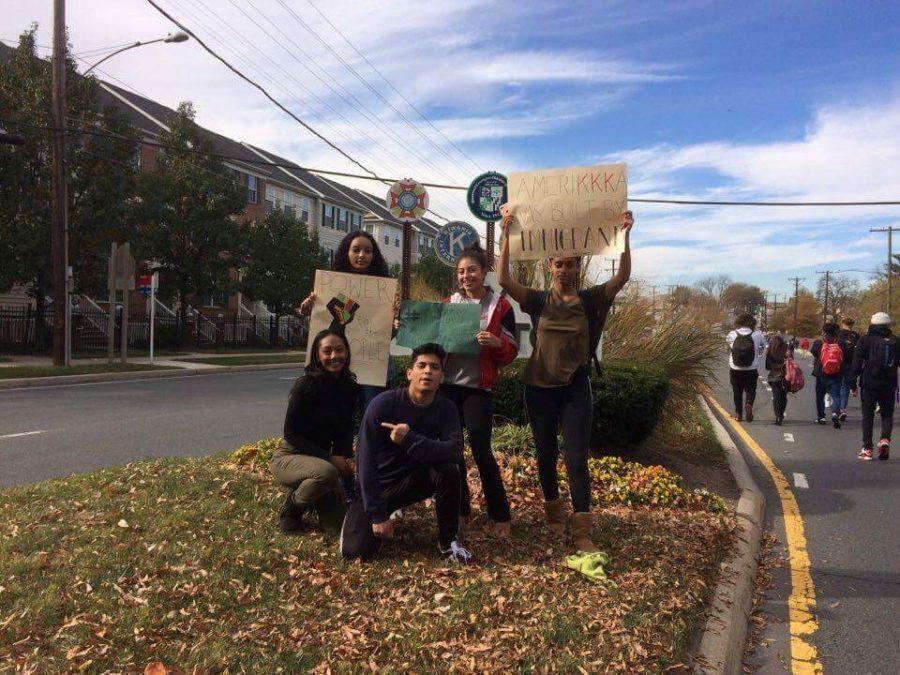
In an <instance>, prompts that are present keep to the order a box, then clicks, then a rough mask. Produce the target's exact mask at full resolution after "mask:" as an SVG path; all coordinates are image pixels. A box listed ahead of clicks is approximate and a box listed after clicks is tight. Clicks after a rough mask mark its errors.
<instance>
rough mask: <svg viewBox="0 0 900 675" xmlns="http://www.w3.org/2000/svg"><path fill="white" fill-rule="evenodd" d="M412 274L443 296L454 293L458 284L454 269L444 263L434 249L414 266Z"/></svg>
mask: <svg viewBox="0 0 900 675" xmlns="http://www.w3.org/2000/svg"><path fill="white" fill-rule="evenodd" d="M411 272H412V274H413V275H414V276H416V277H419V278H420V279H422V281H424V282H425V284H426V285H427V286H428V287H429V288H431V289H432V290H434V291H436V292H438V293H439V294H441V295H442V296H443V295H447V294H448V293H449V292H450V291H452V290H453V287H454V285H455V284H456V275H455V274H454V272H453V268H452V267H448V266H447V265H445V264H444V263H442V262H441V259H440V258H438V256H437V253H435V252H434V251H433V250H432V249H428V250H427V251H426V252H425V255H423V256H422V257H421V258H419V262H417V263H416V264H415V265H413V266H412V269H411Z"/></svg>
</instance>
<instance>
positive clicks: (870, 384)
mask: <svg viewBox="0 0 900 675" xmlns="http://www.w3.org/2000/svg"><path fill="white" fill-rule="evenodd" d="M877 341H886V342H887V344H888V345H889V346H890V348H891V350H892V354H893V358H892V359H891V363H890V364H888V366H887V368H882V367H880V366H879V365H878V364H875V363H871V362H870V360H871V359H870V355H871V354H872V350H873V349H874V348H875V346H876V344H875V343H876V342H877ZM898 365H900V340H898V339H897V337H896V336H895V335H894V334H893V333H891V329H890V328H888V327H887V326H869V330H868V332H867V333H866V334H865V335H863V336H862V337H861V338H860V339H859V342H857V343H856V350H855V351H854V353H853V367H852V369H851V370H850V377H852V378H853V388H856V385H857V382H856V381H857V378H859V384H860V386H862V387H863V388H865V389H869V390H872V391H892V390H894V389H896V387H897V366H898Z"/></svg>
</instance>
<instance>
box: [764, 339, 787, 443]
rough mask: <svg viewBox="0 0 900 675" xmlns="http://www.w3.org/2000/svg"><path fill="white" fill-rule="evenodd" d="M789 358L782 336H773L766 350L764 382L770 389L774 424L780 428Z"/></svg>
mask: <svg viewBox="0 0 900 675" xmlns="http://www.w3.org/2000/svg"><path fill="white" fill-rule="evenodd" d="M789 358H790V351H789V350H788V344H787V342H785V340H784V336H782V335H781V334H780V333H777V334H775V335H774V336H773V337H772V339H771V340H769V348H768V349H767V350H766V371H767V372H768V374H767V376H766V381H767V382H768V383H769V387H770V388H771V389H772V408H773V410H774V412H775V424H776V425H778V426H781V425H782V424H783V423H784V413H785V410H786V409H787V392H788V389H787V381H786V379H785V363H786V362H787V359H789Z"/></svg>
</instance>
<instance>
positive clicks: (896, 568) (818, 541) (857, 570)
mask: <svg viewBox="0 0 900 675" xmlns="http://www.w3.org/2000/svg"><path fill="white" fill-rule="evenodd" d="M801 363H802V364H803V368H804V373H805V375H806V376H807V379H806V387H805V388H804V389H803V390H802V391H801V392H799V393H798V394H797V395H796V396H789V397H788V408H787V419H786V420H785V423H784V426H781V427H778V426H775V425H774V424H773V421H774V414H773V412H772V403H771V401H772V397H771V393H770V392H769V391H768V390H767V387H766V386H765V385H764V384H763V383H762V382H760V385H759V389H758V394H757V402H756V406H755V412H756V417H755V420H754V421H753V423H751V424H748V423H746V422H744V423H742V426H743V427H744V429H746V430H747V431H748V432H749V433H750V435H751V436H752V437H753V438H754V440H755V441H756V442H757V443H758V444H759V445H760V446H761V447H762V448H763V450H764V451H765V452H766V453H767V454H768V455H769V457H770V458H771V459H772V460H773V462H774V463H775V465H776V466H777V467H778V469H780V470H781V472H782V473H783V474H784V475H785V476H786V478H787V480H788V481H789V482H790V485H791V490H792V491H793V493H794V495H795V497H796V499H797V501H798V503H799V507H800V514H801V516H802V519H803V524H804V529H805V534H806V540H807V545H808V552H809V556H810V562H811V573H812V579H813V584H814V587H815V597H816V602H817V612H816V614H817V617H818V622H819V629H818V631H817V632H816V633H815V634H814V635H813V636H812V638H811V642H812V643H813V644H814V645H815V647H816V648H817V650H818V657H819V661H820V663H821V664H822V667H823V669H824V672H825V673H839V674H845V673H846V674H852V675H856V674H860V675H862V674H869V673H872V674H875V673H877V674H879V675H880V674H882V673H890V674H893V673H900V493H898V491H897V483H898V478H900V442H897V443H896V444H895V447H894V448H893V449H892V457H891V459H890V460H888V461H886V462H883V461H877V460H876V461H873V462H861V461H859V460H857V459H856V453H857V452H858V450H859V448H860V446H861V444H862V443H861V440H862V436H861V432H860V412H859V400H858V399H851V403H850V409H849V417H848V420H847V422H846V423H845V424H844V426H843V427H842V428H841V429H839V430H836V429H834V428H833V427H832V426H831V425H830V424H829V425H828V426H819V425H816V424H814V423H813V420H814V418H815V403H814V385H815V381H814V380H813V379H812V377H811V376H810V372H809V371H810V362H809V361H801ZM715 394H716V399H717V400H718V401H719V403H720V404H721V405H722V407H723V408H725V409H726V410H728V411H729V412H731V411H732V410H733V405H734V404H733V402H732V396H731V388H730V386H729V384H728V373H727V368H726V369H723V370H722V372H721V374H720V385H719V386H718V387H717V389H716V392H715ZM878 425H879V421H878V419H877V416H876V423H875V434H876V436H875V438H876V440H877V439H878V438H879V437H878V435H877V434H878V431H879V426H878ZM897 438H898V439H900V436H897ZM739 445H740V444H739ZM745 456H746V458H747V460H748V463H749V464H750V466H751V469H752V470H753V473H754V477H755V478H756V481H757V483H758V485H759V486H760V488H762V489H763V491H764V492H765V495H766V503H767V509H766V511H767V513H766V517H767V520H768V522H769V525H770V528H771V529H772V531H773V532H774V533H775V535H776V536H777V537H778V540H779V547H778V548H780V549H781V551H780V552H781V553H782V554H783V555H786V554H785V548H784V547H785V537H786V534H785V528H784V522H783V519H782V512H781V502H780V500H779V496H778V493H777V492H776V490H775V489H774V485H773V482H772V480H771V479H770V477H769V475H768V473H767V472H766V470H765V469H764V468H762V466H761V465H760V464H759V463H758V462H756V461H755V460H754V459H753V457H752V455H750V454H748V453H746V452H745ZM773 579H774V588H772V589H770V590H768V591H767V592H766V601H765V605H764V610H765V612H766V613H767V614H768V615H769V618H770V621H769V623H768V625H767V627H766V628H765V629H764V630H763V631H762V634H761V636H760V637H761V641H762V644H761V646H760V647H759V649H758V650H757V653H756V654H755V655H754V657H753V658H751V659H750V663H753V664H755V665H757V666H758V667H759V671H758V672H761V673H785V672H791V659H790V639H789V630H790V627H789V621H788V612H787V602H788V597H789V595H790V592H791V580H790V569H789V568H788V567H787V566H785V567H783V568H781V569H777V570H776V571H775V574H774V576H773ZM796 672H801V671H799V670H798V671H796ZM805 672H812V671H805Z"/></svg>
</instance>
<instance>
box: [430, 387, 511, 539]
mask: <svg viewBox="0 0 900 675" xmlns="http://www.w3.org/2000/svg"><path fill="white" fill-rule="evenodd" d="M441 393H442V394H444V396H446V397H447V398H449V399H450V400H451V401H453V404H454V405H455V406H456V411H457V413H459V424H460V426H461V427H464V428H465V429H467V430H468V432H469V445H470V446H471V448H472V457H473V458H474V459H475V464H476V466H477V467H478V475H479V476H480V477H481V487H482V489H483V490H484V500H485V502H487V510H488V516H489V517H490V519H491V520H493V521H494V522H495V523H505V522H507V521H508V520H509V519H510V513H509V501H508V500H507V498H506V489H505V488H504V487H503V479H502V478H501V477H500V467H498V466H497V460H496V459H494V453H493V452H491V430H492V428H493V414H494V413H493V405H492V401H491V392H489V391H485V390H484V389H476V388H474V387H460V386H457V385H455V384H445V385H443V386H442V387H441ZM461 468H462V501H461V503H460V513H461V514H462V515H463V516H466V517H468V516H469V515H471V513H472V495H471V494H470V493H469V483H468V481H466V479H465V476H466V470H465V469H466V466H465V460H463V464H462V467H461Z"/></svg>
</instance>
